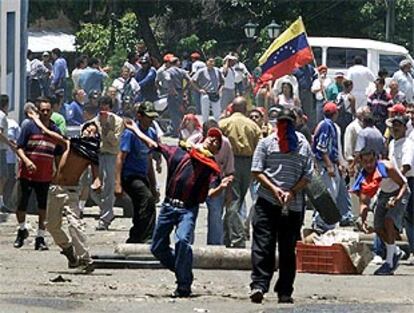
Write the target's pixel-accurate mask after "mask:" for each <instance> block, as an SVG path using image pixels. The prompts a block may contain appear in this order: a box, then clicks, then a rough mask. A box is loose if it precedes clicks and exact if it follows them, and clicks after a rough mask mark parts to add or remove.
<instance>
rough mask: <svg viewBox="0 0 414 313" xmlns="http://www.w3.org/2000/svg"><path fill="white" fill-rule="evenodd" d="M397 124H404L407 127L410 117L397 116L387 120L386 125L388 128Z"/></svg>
mask: <svg viewBox="0 0 414 313" xmlns="http://www.w3.org/2000/svg"><path fill="white" fill-rule="evenodd" d="M395 122H399V123H401V124H403V125H407V123H408V117H406V116H404V115H397V116H394V117H391V118H389V119H387V120H386V121H385V124H386V125H387V126H388V127H392V125H393V124H394V123H395Z"/></svg>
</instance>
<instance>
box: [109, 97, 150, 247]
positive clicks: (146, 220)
mask: <svg viewBox="0 0 414 313" xmlns="http://www.w3.org/2000/svg"><path fill="white" fill-rule="evenodd" d="M134 109H135V112H136V120H137V122H136V123H137V126H138V127H139V129H140V130H141V131H142V132H143V133H144V134H145V135H146V136H148V137H149V138H151V139H152V140H154V141H156V140H157V134H156V132H155V130H154V129H153V128H151V127H150V126H151V124H152V121H153V120H154V118H156V117H158V113H157V112H156V111H155V109H154V105H153V103H151V102H148V101H146V102H144V103H142V104H140V105H137V106H136V107H135V108H134ZM151 160H152V159H151V154H150V149H149V148H148V147H147V145H145V144H144V143H143V142H142V141H141V139H139V138H137V136H135V135H134V133H133V132H132V131H131V130H129V129H125V130H124V132H123V133H122V135H121V143H120V152H119V153H118V156H117V159H116V174H115V193H116V194H117V195H120V194H122V192H123V191H125V192H126V193H127V194H128V196H129V197H130V198H131V200H132V204H133V207H134V214H133V218H132V224H133V225H132V227H131V229H130V231H129V238H128V239H127V243H143V242H146V241H148V240H149V239H150V238H151V236H152V232H153V230H154V225H155V197H154V195H156V189H155V179H153V178H154V177H155V175H154V170H153V167H152V161H151Z"/></svg>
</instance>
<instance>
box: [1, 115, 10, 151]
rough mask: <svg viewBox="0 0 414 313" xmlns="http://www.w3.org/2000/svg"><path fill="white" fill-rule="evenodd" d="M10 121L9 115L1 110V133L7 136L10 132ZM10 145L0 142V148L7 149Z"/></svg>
mask: <svg viewBox="0 0 414 313" xmlns="http://www.w3.org/2000/svg"><path fill="white" fill-rule="evenodd" d="M8 125H9V123H8V121H7V115H6V113H4V112H3V110H0V133H1V134H2V135H3V136H4V137H6V138H7V133H8ZM7 148H8V146H7V145H6V144H5V143H2V142H0V150H7Z"/></svg>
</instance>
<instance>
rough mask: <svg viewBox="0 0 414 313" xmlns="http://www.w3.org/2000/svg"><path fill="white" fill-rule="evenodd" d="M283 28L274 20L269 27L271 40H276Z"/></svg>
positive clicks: (268, 31)
mask: <svg viewBox="0 0 414 313" xmlns="http://www.w3.org/2000/svg"><path fill="white" fill-rule="evenodd" d="M281 28H282V26H280V25H279V24H278V23H276V22H275V20H272V23H270V24H269V25H267V34H268V35H269V38H270V39H275V38H277V37H278V36H279V34H280V29H281Z"/></svg>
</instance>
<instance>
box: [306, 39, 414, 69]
mask: <svg viewBox="0 0 414 313" xmlns="http://www.w3.org/2000/svg"><path fill="white" fill-rule="evenodd" d="M308 40H309V44H310V45H311V47H312V50H313V54H314V56H315V60H316V63H317V64H318V65H321V64H325V65H326V66H327V67H328V75H329V76H333V74H334V72H336V71H343V72H345V74H346V71H347V69H348V68H349V67H351V66H352V65H353V60H354V57H355V56H360V57H362V59H363V62H364V65H366V66H368V68H369V69H370V70H371V71H372V72H373V73H374V74H375V75H377V73H378V71H379V70H380V69H386V70H387V71H388V75H389V76H392V74H394V72H396V71H397V70H398V69H399V67H398V65H399V63H400V61H401V60H402V59H405V58H408V59H410V60H411V61H413V59H412V57H411V56H410V54H409V53H408V50H407V49H406V48H404V47H403V46H400V45H396V44H393V43H389V42H383V41H376V40H371V39H357V38H337V37H308Z"/></svg>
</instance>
